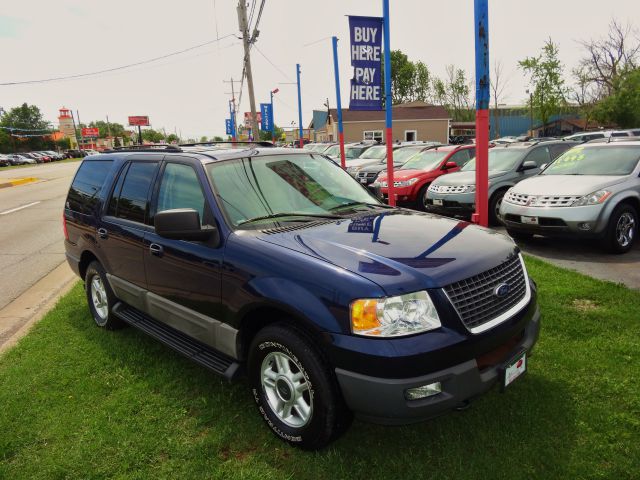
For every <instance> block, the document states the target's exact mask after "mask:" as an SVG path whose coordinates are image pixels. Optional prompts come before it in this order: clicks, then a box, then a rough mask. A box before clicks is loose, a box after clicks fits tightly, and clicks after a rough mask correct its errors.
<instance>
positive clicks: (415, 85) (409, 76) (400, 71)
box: [276, 50, 432, 138]
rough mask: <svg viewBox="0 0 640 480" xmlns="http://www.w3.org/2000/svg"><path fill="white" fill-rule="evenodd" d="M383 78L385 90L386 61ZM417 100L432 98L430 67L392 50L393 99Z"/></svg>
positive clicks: (394, 100) (428, 100)
mask: <svg viewBox="0 0 640 480" xmlns="http://www.w3.org/2000/svg"><path fill="white" fill-rule="evenodd" d="M381 79H382V85H381V88H382V91H384V63H383V64H382V71H381ZM416 100H420V101H423V102H430V101H431V100H432V94H431V73H430V72H429V68H428V67H427V65H425V64H424V63H423V62H421V61H418V62H412V61H411V60H409V57H407V55H405V54H404V53H402V51H401V50H392V51H391V101H392V102H393V104H394V105H397V104H400V103H406V102H412V101H416ZM383 103H384V98H383ZM276 138H277V137H276Z"/></svg>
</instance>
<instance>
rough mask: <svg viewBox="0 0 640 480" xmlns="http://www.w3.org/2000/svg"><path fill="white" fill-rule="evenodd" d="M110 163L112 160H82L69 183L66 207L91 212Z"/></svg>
mask: <svg viewBox="0 0 640 480" xmlns="http://www.w3.org/2000/svg"><path fill="white" fill-rule="evenodd" d="M112 164H113V161H112V160H95V161H91V162H83V163H82V164H81V165H80V168H79V169H78V172H77V173H76V176H75V178H74V179H73V183H72V184H71V189H70V190H69V196H68V197H67V207H68V208H70V209H71V210H73V211H76V212H80V213H91V212H93V210H94V209H95V207H96V205H97V203H98V198H99V196H100V191H101V190H102V186H103V184H104V181H105V179H106V178H107V175H108V174H109V170H111V166H112Z"/></svg>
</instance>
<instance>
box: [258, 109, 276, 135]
mask: <svg viewBox="0 0 640 480" xmlns="http://www.w3.org/2000/svg"><path fill="white" fill-rule="evenodd" d="M260 114H261V117H262V118H261V119H260V129H261V130H264V131H265V132H270V131H272V130H273V117H272V112H271V104H270V103H261V104H260Z"/></svg>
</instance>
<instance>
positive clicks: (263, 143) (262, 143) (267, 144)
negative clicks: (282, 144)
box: [179, 140, 275, 147]
mask: <svg viewBox="0 0 640 480" xmlns="http://www.w3.org/2000/svg"><path fill="white" fill-rule="evenodd" d="M225 143H231V144H232V145H256V146H258V147H274V146H275V145H274V144H273V143H272V142H267V141H263V140H256V141H248V140H247V141H245V140H242V141H240V140H237V141H233V140H222V141H213V142H195V143H181V144H180V145H179V146H180V147H197V146H198V145H217V144H225Z"/></svg>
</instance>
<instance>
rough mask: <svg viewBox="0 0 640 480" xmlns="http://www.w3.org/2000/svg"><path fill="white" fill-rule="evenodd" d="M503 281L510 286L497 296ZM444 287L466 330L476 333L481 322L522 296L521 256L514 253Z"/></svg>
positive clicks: (506, 308) (525, 285)
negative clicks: (496, 264) (495, 264)
mask: <svg viewBox="0 0 640 480" xmlns="http://www.w3.org/2000/svg"><path fill="white" fill-rule="evenodd" d="M503 283H506V284H508V285H509V286H510V287H511V289H510V291H509V292H508V293H507V294H506V295H505V296H503V297H499V296H497V295H496V294H495V290H496V287H498V285H501V284H503ZM444 290H445V292H446V293H447V296H448V297H449V299H450V300H451V303H452V304H453V306H454V307H455V309H456V311H457V312H458V315H460V319H461V320H462V322H463V323H464V325H465V326H466V327H467V329H469V330H470V331H471V332H474V333H476V332H478V333H479V331H481V330H482V329H481V328H480V327H481V326H482V325H484V324H485V323H488V322H490V321H491V320H493V319H495V318H497V317H499V316H500V315H502V314H503V313H505V312H507V311H508V310H509V309H510V308H512V307H513V306H515V305H516V304H517V303H518V302H520V301H521V300H522V299H523V298H524V297H525V295H526V294H527V281H526V278H525V273H524V269H523V268H522V262H521V260H520V256H519V255H513V256H512V257H511V258H509V260H507V261H506V262H504V263H503V264H501V265H498V266H497V267H495V268H492V269H490V270H487V271H485V272H482V273H480V274H478V275H475V276H473V277H469V278H466V279H464V280H460V281H459V282H455V283H452V284H450V285H447V286H446V287H444ZM505 320H506V319H505Z"/></svg>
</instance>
